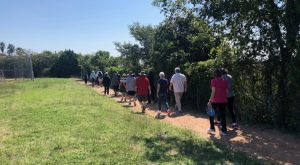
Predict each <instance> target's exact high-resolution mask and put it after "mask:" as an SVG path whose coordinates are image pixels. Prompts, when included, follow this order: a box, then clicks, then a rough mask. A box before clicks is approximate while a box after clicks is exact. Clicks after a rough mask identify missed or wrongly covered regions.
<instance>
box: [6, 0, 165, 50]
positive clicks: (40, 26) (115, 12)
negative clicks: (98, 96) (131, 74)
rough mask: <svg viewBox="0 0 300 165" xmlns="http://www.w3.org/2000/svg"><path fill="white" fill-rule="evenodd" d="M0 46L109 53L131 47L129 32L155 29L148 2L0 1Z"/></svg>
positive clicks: (154, 11) (155, 15) (156, 19)
mask: <svg viewBox="0 0 300 165" xmlns="http://www.w3.org/2000/svg"><path fill="white" fill-rule="evenodd" d="M0 4H1V7H0V8H1V10H0V21H1V26H0V41H3V42H5V43H6V44H8V43H12V44H14V45H15V46H16V47H22V48H25V49H31V50H33V51H36V52H41V51H43V50H50V51H58V50H64V49H72V50H74V51H75V52H77V53H83V54H86V53H94V52H96V51H97V50H105V51H109V52H110V53H111V54H112V55H118V52H117V51H116V50H115V46H114V44H113V42H114V41H119V42H124V41H126V42H128V41H130V42H133V41H134V39H133V38H132V37H131V36H130V34H129V30H128V26H129V25H131V24H133V23H134V22H139V23H141V24H144V25H146V24H151V25H158V24H159V23H160V22H161V21H162V20H163V19H164V17H163V15H162V14H160V10H159V8H157V7H154V6H152V0H1V2H0Z"/></svg>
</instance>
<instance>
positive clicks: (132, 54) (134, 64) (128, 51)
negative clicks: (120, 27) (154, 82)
mask: <svg viewBox="0 0 300 165" xmlns="http://www.w3.org/2000/svg"><path fill="white" fill-rule="evenodd" d="M115 46H116V49H117V50H118V51H119V52H120V53H121V58H122V59H123V62H124V63H123V64H122V66H123V67H124V68H125V70H127V71H132V72H135V73H137V72H140V71H141V69H142V66H141V65H142V63H141V59H142V56H141V48H140V47H139V45H137V44H132V43H124V44H121V43H120V42H115Z"/></svg>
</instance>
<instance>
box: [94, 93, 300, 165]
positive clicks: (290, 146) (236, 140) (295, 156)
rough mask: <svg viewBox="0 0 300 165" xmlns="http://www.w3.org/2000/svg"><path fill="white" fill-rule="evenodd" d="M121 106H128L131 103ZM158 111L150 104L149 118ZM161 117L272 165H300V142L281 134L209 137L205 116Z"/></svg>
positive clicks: (249, 131) (243, 129) (245, 128)
mask: <svg viewBox="0 0 300 165" xmlns="http://www.w3.org/2000/svg"><path fill="white" fill-rule="evenodd" d="M93 89H94V90H96V91H97V92H99V93H100V94H102V95H103V91H104V89H103V88H99V87H95V88H93ZM110 94H111V95H110V96H108V97H111V98H112V99H115V100H116V101H119V100H120V97H113V96H112V94H113V91H110ZM120 104H123V105H124V106H125V105H128V103H120ZM155 107H156V105H153V104H149V105H148V107H147V109H146V114H147V115H149V116H153V117H154V116H155V114H156V113H155ZM132 109H133V110H134V111H141V110H140V109H141V108H140V105H139V104H138V102H137V106H136V107H133V106H132ZM161 116H162V118H161V119H159V120H162V121H165V122H169V123H171V124H173V125H175V126H178V127H181V128H184V129H189V130H192V131H193V132H195V133H197V134H199V136H201V137H203V138H206V139H210V140H213V141H215V142H217V143H220V144H223V145H226V146H227V147H228V148H230V149H233V150H238V151H242V152H245V153H247V154H249V155H252V156H255V157H256V158H258V159H263V160H267V161H270V162H272V164H273V163H275V164H300V139H298V138H296V137H294V136H291V135H288V134H283V133H281V132H279V131H277V130H270V129H262V128H259V127H255V126H249V125H240V128H239V129H238V130H232V129H231V128H228V134H227V135H226V136H220V135H219V129H218V128H217V127H216V133H215V134H208V133H207V129H208V128H209V121H208V117H207V116H205V115H199V114H189V113H183V114H182V115H180V116H177V117H168V116H167V115H166V114H165V113H162V115H161Z"/></svg>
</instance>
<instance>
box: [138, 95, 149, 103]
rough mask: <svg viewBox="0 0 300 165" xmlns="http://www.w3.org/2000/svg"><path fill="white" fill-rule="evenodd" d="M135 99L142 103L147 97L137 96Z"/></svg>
mask: <svg viewBox="0 0 300 165" xmlns="http://www.w3.org/2000/svg"><path fill="white" fill-rule="evenodd" d="M137 99H138V100H139V101H140V102H142V101H148V96H137Z"/></svg>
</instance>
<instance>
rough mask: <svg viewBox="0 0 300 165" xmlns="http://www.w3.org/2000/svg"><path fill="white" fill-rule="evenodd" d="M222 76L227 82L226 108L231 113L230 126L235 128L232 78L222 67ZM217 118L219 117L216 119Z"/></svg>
mask: <svg viewBox="0 0 300 165" xmlns="http://www.w3.org/2000/svg"><path fill="white" fill-rule="evenodd" d="M221 74H222V78H223V79H224V80H225V81H226V82H227V85H228V93H227V108H228V110H229V113H230V115H231V120H232V128H237V127H238V125H237V121H236V114H235V107H234V98H235V94H234V90H233V79H232V76H231V75H230V74H228V71H227V70H226V69H224V68H222V69H221ZM218 120H219V119H218Z"/></svg>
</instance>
